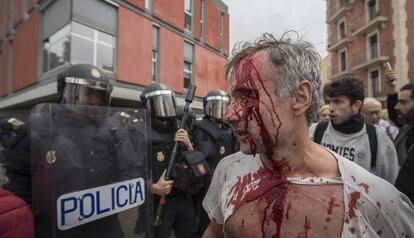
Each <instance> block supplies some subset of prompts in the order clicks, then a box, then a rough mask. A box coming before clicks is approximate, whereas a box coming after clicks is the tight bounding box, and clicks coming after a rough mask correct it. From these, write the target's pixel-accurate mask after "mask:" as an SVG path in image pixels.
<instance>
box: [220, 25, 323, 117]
mask: <svg viewBox="0 0 414 238" xmlns="http://www.w3.org/2000/svg"><path fill="white" fill-rule="evenodd" d="M288 33H290V32H286V33H285V34H283V35H282V37H281V38H280V39H276V38H275V37H274V36H273V35H272V34H269V33H265V34H263V35H262V36H261V37H259V38H258V39H257V40H256V41H254V42H245V43H239V44H238V45H236V47H235V48H234V49H233V51H232V55H233V56H232V58H231V59H230V60H229V62H228V63H227V65H226V77H227V79H230V78H231V76H232V74H233V70H234V69H235V68H236V67H237V65H238V64H239V63H240V62H241V61H242V60H243V59H244V58H246V57H250V56H253V55H254V54H256V53H257V52H259V51H266V52H267V53H268V57H269V60H270V62H271V67H270V68H271V71H272V72H270V73H271V74H272V75H278V78H279V79H283V80H276V77H274V80H275V83H276V88H277V92H275V93H276V96H277V97H278V98H279V99H282V98H285V97H288V96H292V95H294V93H296V92H297V90H298V88H299V82H301V81H302V80H308V81H309V82H310V83H311V84H312V87H313V95H312V103H311V106H310V107H309V109H308V110H307V112H306V118H307V120H308V123H310V122H311V120H312V118H314V116H316V115H317V114H318V106H319V102H320V98H321V77H320V59H321V58H320V55H319V54H318V53H317V52H316V49H315V47H314V46H313V45H312V44H311V43H309V42H308V41H305V40H302V39H301V38H300V37H299V35H298V33H297V32H294V33H296V36H297V37H296V39H291V38H289V36H288Z"/></svg>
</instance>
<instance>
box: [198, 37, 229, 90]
mask: <svg viewBox="0 0 414 238" xmlns="http://www.w3.org/2000/svg"><path fill="white" fill-rule="evenodd" d="M195 58H196V62H195V84H196V85H197V91H196V95H197V96H200V97H204V96H205V95H206V94H207V93H208V92H209V91H211V90H214V89H219V88H220V89H223V90H225V91H227V90H228V89H229V86H228V84H227V82H226V79H225V75H224V74H225V72H224V71H225V70H224V66H225V65H226V59H225V58H223V57H222V56H219V55H217V54H214V53H213V52H211V51H209V50H207V49H206V48H204V47H202V46H198V45H197V46H196V47H195Z"/></svg>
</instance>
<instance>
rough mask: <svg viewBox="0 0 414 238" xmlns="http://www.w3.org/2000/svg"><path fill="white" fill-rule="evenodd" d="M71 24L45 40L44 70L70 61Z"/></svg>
mask: <svg viewBox="0 0 414 238" xmlns="http://www.w3.org/2000/svg"><path fill="white" fill-rule="evenodd" d="M69 61H70V25H69V24H68V25H66V26H65V27H63V28H62V29H60V30H59V31H57V32H56V33H54V34H53V35H51V36H50V37H49V38H48V39H46V40H45V41H44V42H43V72H47V71H49V70H51V69H54V68H56V67H58V66H59V65H62V64H65V63H69Z"/></svg>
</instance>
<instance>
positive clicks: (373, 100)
mask: <svg viewBox="0 0 414 238" xmlns="http://www.w3.org/2000/svg"><path fill="white" fill-rule="evenodd" d="M368 103H377V104H380V105H381V108H382V104H381V101H380V100H378V99H376V98H365V99H364V104H363V105H366V104H368Z"/></svg>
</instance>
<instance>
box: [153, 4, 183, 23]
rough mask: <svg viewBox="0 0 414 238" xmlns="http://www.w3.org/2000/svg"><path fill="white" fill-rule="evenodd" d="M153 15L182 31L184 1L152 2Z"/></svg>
mask: <svg viewBox="0 0 414 238" xmlns="http://www.w3.org/2000/svg"><path fill="white" fill-rule="evenodd" d="M152 10H153V11H152V12H153V15H154V16H156V17H158V18H159V19H161V20H163V21H165V22H168V23H169V24H171V25H173V26H175V27H177V28H178V29H180V30H184V0H173V1H172V0H153V9H152Z"/></svg>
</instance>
